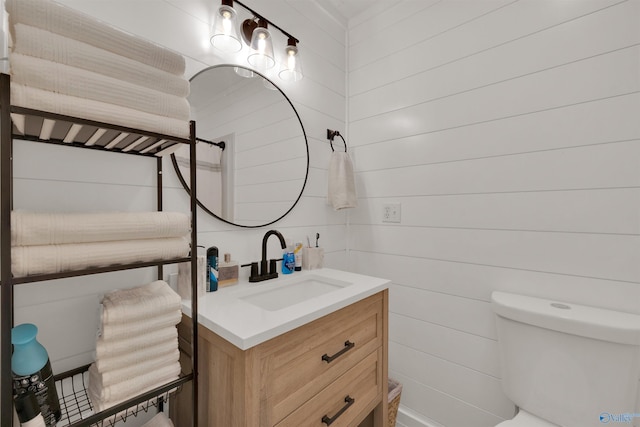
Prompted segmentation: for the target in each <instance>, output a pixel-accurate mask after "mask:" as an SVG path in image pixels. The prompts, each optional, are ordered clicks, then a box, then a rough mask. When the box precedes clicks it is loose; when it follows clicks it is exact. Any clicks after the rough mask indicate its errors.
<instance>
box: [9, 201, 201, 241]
mask: <svg viewBox="0 0 640 427" xmlns="http://www.w3.org/2000/svg"><path fill="white" fill-rule="evenodd" d="M190 231H191V223H190V220H189V215H186V214H184V213H181V212H86V213H78V212H76V213H63V212H32V211H22V210H17V211H13V212H12V213H11V245H13V246H33V245H59V244H67V243H91V242H104V241H116V240H138V239H156V238H166V237H181V236H187V235H188V234H189V232H190Z"/></svg>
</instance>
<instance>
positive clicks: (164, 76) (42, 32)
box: [6, 0, 189, 138]
mask: <svg viewBox="0 0 640 427" xmlns="http://www.w3.org/2000/svg"><path fill="white" fill-rule="evenodd" d="M6 9H7V11H8V13H9V30H10V33H11V39H12V46H11V51H10V65H11V74H12V85H11V98H12V103H13V104H14V105H18V106H21V107H27V108H33V109H38V110H46V111H51V112H54V113H58V114H65V115H72V116H76V117H81V118H85V119H90V120H96V121H103V122H105V121H109V122H111V123H114V124H119V125H122V126H127V127H132V128H139V129H143V130H147V131H151V132H158V133H165V134H169V135H172V136H177V137H182V138H188V136H189V103H188V102H187V96H188V94H189V81H188V80H187V79H186V78H185V77H184V72H185V60H184V57H183V56H182V55H180V54H178V53H176V52H173V51H171V50H169V49H166V48H164V47H161V46H158V45H156V44H154V43H152V42H149V41H147V40H143V39H141V38H139V37H136V36H134V35H132V34H129V33H126V32H124V31H121V30H119V29H117V28H114V27H112V26H110V25H108V24H106V23H104V22H101V21H99V20H96V19H95V18H93V17H91V16H88V15H85V14H82V13H80V12H78V11H75V10H73V9H71V8H69V7H66V6H64V5H61V4H59V3H56V2H54V1H50V0H6Z"/></svg>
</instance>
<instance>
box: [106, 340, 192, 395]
mask: <svg viewBox="0 0 640 427" xmlns="http://www.w3.org/2000/svg"><path fill="white" fill-rule="evenodd" d="M179 358H180V351H179V350H178V348H177V347H176V349H175V350H174V351H173V352H171V353H167V354H164V355H159V356H156V357H152V358H149V359H147V360H143V361H139V362H138V363H136V364H133V365H129V366H126V367H122V368H119V369H114V370H107V371H104V372H99V371H98V373H97V374H96V375H99V376H100V379H99V382H100V383H101V384H102V386H103V387H109V386H112V385H115V384H118V383H121V382H124V381H127V380H129V379H130V378H134V377H138V376H141V375H145V374H146V373H148V372H155V371H156V370H157V369H162V368H164V367H165V366H167V365H171V364H173V363H175V362H177V361H178V359H179ZM96 366H97V365H96Z"/></svg>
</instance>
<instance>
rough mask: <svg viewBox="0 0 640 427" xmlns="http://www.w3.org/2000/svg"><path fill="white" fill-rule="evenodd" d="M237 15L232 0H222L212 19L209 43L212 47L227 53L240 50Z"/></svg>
mask: <svg viewBox="0 0 640 427" xmlns="http://www.w3.org/2000/svg"><path fill="white" fill-rule="evenodd" d="M237 15H238V14H237V13H236V10H235V9H234V8H233V0H222V5H221V6H220V7H219V8H218V10H217V11H216V15H215V17H214V20H213V35H212V36H211V44H212V45H213V46H214V47H216V48H218V49H220V50H222V51H224V52H227V53H235V52H240V50H241V49H242V42H241V41H240V35H239V34H238V25H237V22H236V16H237Z"/></svg>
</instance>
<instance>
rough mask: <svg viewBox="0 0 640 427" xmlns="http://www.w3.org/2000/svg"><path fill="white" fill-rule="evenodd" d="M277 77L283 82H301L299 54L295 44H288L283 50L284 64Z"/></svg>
mask: <svg viewBox="0 0 640 427" xmlns="http://www.w3.org/2000/svg"><path fill="white" fill-rule="evenodd" d="M278 75H279V76H280V78H281V79H282V80H285V81H290V82H297V81H300V80H302V65H301V64H300V53H299V52H298V47H297V46H296V45H295V42H293V43H291V42H289V44H288V45H287V47H286V48H285V58H284V63H283V64H282V68H281V69H280V72H279V73H278Z"/></svg>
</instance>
